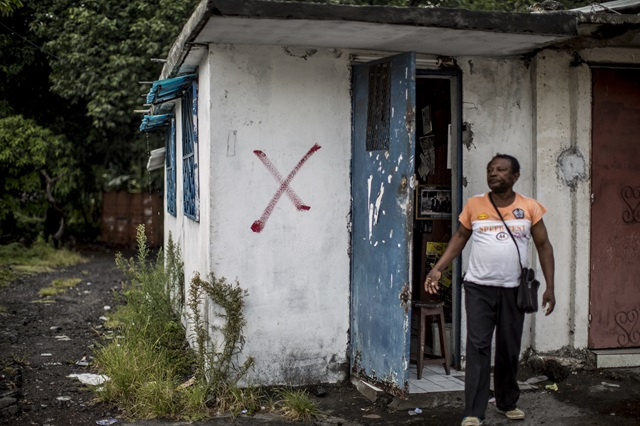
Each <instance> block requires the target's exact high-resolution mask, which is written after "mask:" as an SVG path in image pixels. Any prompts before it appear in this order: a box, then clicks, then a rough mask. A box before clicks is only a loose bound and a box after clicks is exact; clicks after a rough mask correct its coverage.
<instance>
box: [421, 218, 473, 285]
mask: <svg viewBox="0 0 640 426" xmlns="http://www.w3.org/2000/svg"><path fill="white" fill-rule="evenodd" d="M471 232H472V231H471V229H468V228H465V227H464V226H463V225H460V227H459V228H458V230H457V231H456V233H455V234H453V236H452V237H451V239H450V240H449V243H448V244H447V248H446V250H445V251H444V253H443V254H442V256H440V259H438V262H437V263H436V264H435V265H434V266H433V268H432V269H431V271H430V272H429V274H427V278H426V279H425V280H424V290H425V291H426V292H427V293H430V294H436V293H437V292H438V281H439V280H440V277H441V276H442V271H443V270H444V269H445V268H446V267H447V265H449V263H451V262H452V261H453V259H455V258H456V257H458V256H459V255H460V253H462V250H463V249H464V246H466V245H467V241H469V237H471Z"/></svg>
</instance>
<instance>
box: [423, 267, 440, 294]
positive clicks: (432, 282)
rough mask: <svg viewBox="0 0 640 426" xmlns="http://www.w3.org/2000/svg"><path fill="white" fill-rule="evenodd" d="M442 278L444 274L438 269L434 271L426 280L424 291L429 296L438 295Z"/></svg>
mask: <svg viewBox="0 0 640 426" xmlns="http://www.w3.org/2000/svg"><path fill="white" fill-rule="evenodd" d="M441 276H442V272H440V271H438V270H437V269H435V268H434V269H432V270H431V271H430V272H429V274H428V275H427V278H426V279H425V280H424V291H426V292H427V293H429V294H436V293H438V281H440V277H441Z"/></svg>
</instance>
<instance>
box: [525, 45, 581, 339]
mask: <svg viewBox="0 0 640 426" xmlns="http://www.w3.org/2000/svg"><path fill="white" fill-rule="evenodd" d="M571 59H572V56H571V55H570V53H567V52H558V51H544V52H541V53H540V54H538V55H537V57H536V59H535V70H536V73H535V78H534V79H535V83H534V84H535V86H534V92H535V99H536V101H535V102H536V117H535V136H536V137H535V141H534V142H535V146H536V147H537V156H536V175H537V181H536V189H535V192H536V198H537V199H538V200H539V201H540V202H541V203H543V204H544V205H545V206H546V207H547V209H548V213H547V217H546V218H545V224H546V226H547V229H548V231H549V238H550V240H551V243H552V244H553V248H554V254H555V261H556V271H555V282H556V286H555V296H556V308H555V311H554V312H553V314H552V315H551V316H549V317H545V315H544V313H543V312H542V311H540V312H538V313H537V314H535V331H534V336H533V346H534V347H535V349H536V350H538V351H541V352H549V351H554V350H558V349H560V348H562V347H564V346H569V347H573V348H579V347H586V343H587V341H586V337H587V336H586V331H587V326H588V306H589V304H588V300H589V299H588V295H589V294H588V293H589V286H588V282H589V281H588V268H589V208H590V205H589V179H588V174H589V163H588V162H587V161H588V159H589V157H590V148H591V137H590V135H591V132H590V128H591V117H590V116H591V110H590V105H591V102H590V101H591V100H590V97H589V96H590V95H589V94H588V92H590V85H591V81H590V72H589V69H588V67H587V66H584V65H582V66H578V67H571V66H570V62H571ZM579 265H580V267H578V266H579ZM536 274H539V275H540V276H542V270H541V269H540V268H539V267H538V269H537V271H536ZM543 290H544V286H541V291H543Z"/></svg>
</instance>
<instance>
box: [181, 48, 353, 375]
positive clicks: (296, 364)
mask: <svg viewBox="0 0 640 426" xmlns="http://www.w3.org/2000/svg"><path fill="white" fill-rule="evenodd" d="M207 64H208V66H210V74H209V76H208V77H207V80H209V81H210V82H211V86H210V87H207V88H206V89H205V87H204V85H203V86H201V93H202V94H203V97H202V98H203V102H204V94H205V93H208V97H209V100H208V101H207V102H208V105H210V107H211V110H210V114H209V121H210V126H209V128H210V134H208V136H207V137H206V138H204V137H203V138H202V139H201V140H202V141H205V143H204V144H206V145H207V148H203V156H204V155H206V156H207V157H208V158H207V160H206V161H203V163H202V164H203V167H202V168H201V172H202V175H203V176H206V175H207V174H208V175H209V176H210V179H209V181H208V184H209V185H210V186H209V187H207V188H205V187H204V186H203V187H202V192H201V193H202V194H210V197H211V198H210V200H208V203H207V205H206V206H204V205H203V206H202V209H203V211H202V220H201V223H200V227H199V232H200V233H201V234H210V235H211V239H210V240H204V239H202V237H200V240H198V239H196V240H194V241H193V242H195V241H202V243H203V244H202V245H198V244H191V243H192V241H191V240H189V243H190V246H191V247H199V248H200V250H201V252H200V253H193V256H194V257H195V259H194V261H193V262H192V260H191V259H190V257H191V253H189V254H188V256H185V262H186V263H188V264H189V272H190V273H192V272H193V271H195V270H196V269H197V268H202V269H200V272H201V273H205V272H209V271H211V272H214V273H215V274H216V275H217V276H219V277H226V278H227V279H228V280H231V281H233V280H235V279H237V280H238V282H239V284H240V286H241V287H242V288H244V289H246V290H248V292H249V295H248V297H247V298H246V309H245V313H246V319H247V326H246V328H245V331H244V334H245V336H246V337H247V340H246V345H245V347H244V351H243V355H244V356H253V357H255V360H256V364H255V368H254V369H253V370H252V371H251V372H250V374H249V377H248V379H249V381H254V382H259V383H261V384H283V383H295V384H302V383H313V382H335V381H336V380H340V379H342V378H344V373H345V372H346V362H347V359H346V353H347V344H348V334H347V333H348V328H349V279H350V277H349V257H348V252H349V233H348V228H347V225H348V215H349V212H350V160H351V121H350V120H351V99H350V69H349V64H348V55H346V54H345V55H343V56H340V55H339V53H336V52H333V51H328V50H327V51H325V50H321V51H318V52H315V53H313V52H307V51H306V50H304V49H287V50H285V49H284V48H282V47H263V46H240V45H235V46H228V45H212V46H211V47H210V50H209V55H208V59H207ZM200 73H201V75H202V74H203V70H201V71H200ZM314 144H318V145H319V146H320V147H321V148H320V149H319V150H318V151H317V152H315V153H313V154H312V155H311V156H310V157H309V158H308V160H307V161H306V163H305V164H304V165H302V166H301V167H300V169H299V171H298V173H297V174H296V175H295V177H294V178H293V180H292V181H291V186H290V188H291V189H292V190H293V191H295V193H296V194H297V196H298V197H299V198H300V199H301V200H302V201H303V202H304V204H306V205H308V206H310V210H307V211H305V210H297V209H296V208H295V207H294V203H293V202H292V200H291V199H290V198H289V197H288V196H287V194H286V193H284V194H282V196H281V197H280V199H279V200H278V202H277V204H275V206H274V208H273V210H272V213H271V215H270V217H269V218H268V221H267V222H266V224H265V226H264V228H263V230H262V231H261V232H259V233H258V232H254V231H253V230H252V228H251V227H252V224H253V223H254V221H256V220H258V219H259V218H260V217H261V216H262V215H263V212H264V210H265V208H266V207H267V206H268V205H269V204H270V201H271V200H272V198H273V196H274V194H275V193H276V191H278V188H279V186H280V185H279V183H278V182H277V181H276V179H275V178H274V176H272V174H271V173H270V171H269V170H268V168H267V167H266V166H265V164H263V163H262V162H261V160H260V159H259V158H258V156H256V154H255V153H254V150H261V151H263V152H264V154H266V156H267V158H268V160H269V161H270V162H271V163H272V165H273V167H275V169H277V171H278V172H279V173H280V174H281V175H282V177H283V179H284V178H285V177H286V176H287V175H288V174H289V173H290V172H291V171H292V170H293V169H294V167H296V165H297V164H298V163H299V162H300V161H301V159H302V157H303V156H304V155H305V154H306V153H307V152H308V151H309V150H310V149H311V147H312V146H313V145H314ZM205 152H206V154H204V153H205ZM191 237H194V238H196V236H195V235H193V236H191ZM207 251H208V252H209V253H208V255H209V259H210V263H207V262H202V261H200V260H199V259H200V256H203V255H206V252H207ZM207 266H208V268H207ZM185 269H186V265H185ZM213 313H214V311H213V309H212V311H211V312H210V319H212V320H213Z"/></svg>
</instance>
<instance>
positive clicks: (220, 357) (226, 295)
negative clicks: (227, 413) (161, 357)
mask: <svg viewBox="0 0 640 426" xmlns="http://www.w3.org/2000/svg"><path fill="white" fill-rule="evenodd" d="M202 292H205V293H206V294H207V296H209V298H210V299H211V301H212V302H214V303H215V304H216V305H217V306H218V307H219V309H220V312H218V314H217V315H218V316H219V317H221V318H223V319H224V325H223V326H222V327H219V326H215V325H210V327H211V328H212V329H213V330H217V331H219V332H220V334H221V336H222V340H223V342H222V344H221V345H218V344H217V342H212V341H211V338H210V335H209V332H208V331H207V329H206V328H205V326H204V324H203V320H202V316H201V313H200V311H201V306H200V305H201V301H202ZM246 295H247V292H246V290H242V289H241V288H240V285H239V284H238V282H237V281H236V282H235V283H233V284H231V283H228V282H227V281H226V279H225V278H216V276H215V275H214V274H209V279H208V280H203V279H202V278H200V275H199V274H197V273H196V275H195V277H194V278H193V280H192V281H191V287H190V289H189V300H188V306H189V308H190V318H191V319H192V321H193V325H194V329H195V342H196V359H197V371H196V377H199V378H202V379H204V380H206V381H207V383H209V385H210V386H211V387H212V390H213V393H214V394H215V395H216V396H217V398H218V402H219V403H220V404H221V405H222V406H225V405H226V404H227V402H226V401H225V398H226V397H230V398H232V399H233V398H235V395H234V394H233V393H232V390H233V389H234V388H235V386H236V383H238V381H239V380H240V379H241V378H242V377H243V376H244V375H245V374H246V372H247V370H248V369H249V368H250V367H251V366H252V365H253V358H251V357H249V358H248V359H247V360H246V361H245V362H244V363H243V364H242V365H240V366H238V365H236V364H235V358H236V356H237V355H238V354H239V353H240V352H241V351H242V347H243V346H244V337H243V335H242V329H243V328H244V326H245V325H246V321H245V319H244V313H243V309H244V297H245V296H246ZM219 347H220V349H219Z"/></svg>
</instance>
